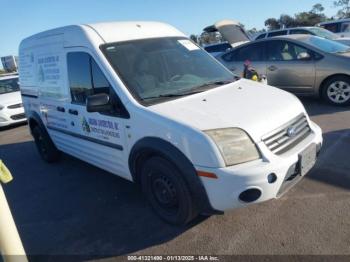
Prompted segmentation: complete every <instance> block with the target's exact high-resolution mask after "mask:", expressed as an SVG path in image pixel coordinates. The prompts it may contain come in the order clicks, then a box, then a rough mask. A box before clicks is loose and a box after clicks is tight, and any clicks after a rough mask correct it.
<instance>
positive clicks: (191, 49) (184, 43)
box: [177, 39, 199, 51]
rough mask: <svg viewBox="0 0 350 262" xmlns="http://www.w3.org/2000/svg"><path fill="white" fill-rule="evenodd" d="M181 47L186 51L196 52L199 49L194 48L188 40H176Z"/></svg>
mask: <svg viewBox="0 0 350 262" xmlns="http://www.w3.org/2000/svg"><path fill="white" fill-rule="evenodd" d="M177 41H178V42H179V43H180V44H181V45H183V46H184V47H185V48H186V49H187V50H189V51H193V50H198V49H199V47H198V46H196V45H195V44H194V43H192V42H191V41H190V40H188V39H184V40H177Z"/></svg>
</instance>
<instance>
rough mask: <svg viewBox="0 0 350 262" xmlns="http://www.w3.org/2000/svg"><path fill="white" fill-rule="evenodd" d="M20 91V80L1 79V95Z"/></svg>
mask: <svg viewBox="0 0 350 262" xmlns="http://www.w3.org/2000/svg"><path fill="white" fill-rule="evenodd" d="M17 91H19V85H18V78H11V79H3V80H1V79H0V95H2V94H6V93H12V92H17Z"/></svg>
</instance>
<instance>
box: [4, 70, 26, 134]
mask: <svg viewBox="0 0 350 262" xmlns="http://www.w3.org/2000/svg"><path fill="white" fill-rule="evenodd" d="M25 121H26V117H25V114H24V108H23V105H22V99H21V92H20V89H19V84H18V75H17V74H10V75H7V76H1V75H0V127H4V126H9V125H13V124H17V123H21V122H25Z"/></svg>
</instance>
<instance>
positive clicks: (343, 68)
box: [217, 35, 350, 105]
mask: <svg viewBox="0 0 350 262" xmlns="http://www.w3.org/2000/svg"><path fill="white" fill-rule="evenodd" d="M349 48H350V47H349V46H346V45H343V44H340V43H337V42H335V41H332V40H328V39H324V38H320V37H317V36H311V35H289V36H279V37H273V38H266V39H263V40H257V41H255V42H251V43H248V44H245V45H242V46H239V47H237V48H234V49H233V50H232V51H229V52H226V53H225V54H223V55H221V56H218V57H217V59H218V60H219V61H220V62H221V63H223V64H224V65H225V66H226V67H227V68H229V69H230V70H231V71H233V72H235V73H237V74H241V72H242V70H243V63H244V61H246V60H250V61H251V62H252V63H253V66H254V68H255V69H256V70H257V71H258V73H259V74H261V75H266V76H267V81H268V83H269V85H272V86H276V87H278V88H281V89H285V90H287V91H290V92H292V93H295V94H297V95H311V96H315V97H322V98H323V99H325V100H326V101H327V102H329V103H331V104H333V105H348V104H349V103H350V49H349Z"/></svg>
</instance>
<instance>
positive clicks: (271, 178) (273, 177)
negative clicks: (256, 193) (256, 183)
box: [267, 173, 277, 184]
mask: <svg viewBox="0 0 350 262" xmlns="http://www.w3.org/2000/svg"><path fill="white" fill-rule="evenodd" d="M276 180H277V176H276V174H275V173H271V174H269V175H268V176H267V182H269V183H270V184H273V183H275V182H276Z"/></svg>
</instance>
